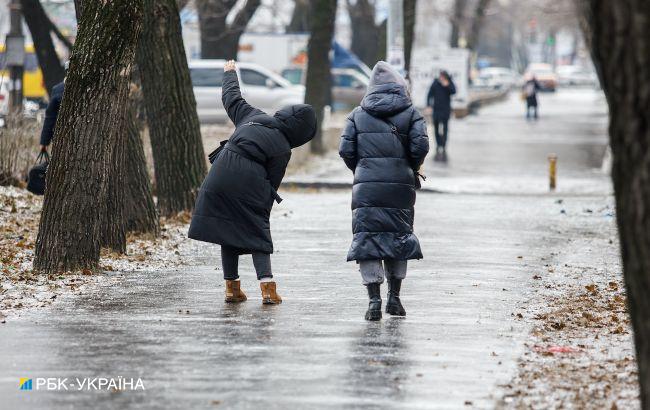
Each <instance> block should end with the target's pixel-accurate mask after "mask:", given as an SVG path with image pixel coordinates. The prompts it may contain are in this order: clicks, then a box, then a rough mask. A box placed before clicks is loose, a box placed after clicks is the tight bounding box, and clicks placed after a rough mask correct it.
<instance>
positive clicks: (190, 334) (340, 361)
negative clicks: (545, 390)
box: [0, 191, 615, 409]
mask: <svg viewBox="0 0 650 410" xmlns="http://www.w3.org/2000/svg"><path fill="white" fill-rule="evenodd" d="M284 196H285V201H284V202H283V203H282V204H281V206H279V207H277V208H276V209H275V211H274V213H273V220H272V225H273V229H274V239H275V243H276V247H277V253H276V254H275V255H274V257H273V264H274V271H275V272H276V277H277V280H278V282H279V286H280V291H281V295H282V296H283V297H284V303H283V304H282V305H280V306H273V307H264V306H262V305H261V303H260V297H259V291H258V285H257V283H256V281H255V280H254V276H253V273H252V266H251V262H250V261H249V260H246V261H245V262H244V263H242V265H243V266H242V270H243V275H242V276H243V287H244V289H245V290H246V291H247V292H248V294H249V301H248V302H247V303H245V304H243V305H240V306H228V305H225V304H224V303H223V302H222V298H223V284H222V281H221V279H220V275H221V272H219V271H215V269H214V266H217V265H218V264H219V259H218V257H217V256H216V255H217V254H218V252H217V250H216V247H212V246H197V247H196V248H195V250H194V252H197V253H198V254H199V256H198V257H197V258H196V261H195V264H194V265H188V266H186V267H184V268H182V269H176V270H173V271H156V272H133V273H129V274H128V275H125V277H124V280H123V281H122V282H121V283H117V284H110V285H107V286H104V287H102V288H100V290H99V291H98V292H95V293H93V294H88V295H85V296H76V297H68V298H64V299H63V300H61V301H58V302H57V303H55V304H54V305H53V306H52V307H51V308H47V309H43V310H39V311H32V312H27V313H26V314H24V315H23V316H22V317H21V318H20V319H19V320H18V319H17V320H11V321H7V323H5V324H4V325H2V326H0V352H1V353H0V375H1V376H0V394H1V395H2V397H3V402H4V406H7V408H53V407H72V406H74V407H78V408H88V407H93V408H123V407H125V406H140V407H146V408H210V407H211V406H212V405H213V404H215V403H218V404H221V405H222V406H223V407H224V408H251V409H255V408H259V407H261V406H264V407H266V408H278V409H280V408H290V407H294V408H386V409H393V408H405V409H406V408H408V409H412V408H432V407H435V408H459V407H462V406H465V405H466V403H468V405H469V404H471V405H472V406H474V407H479V408H486V407H492V405H493V403H494V400H495V399H496V398H497V397H498V395H497V396H495V393H498V389H497V385H499V384H505V383H507V382H508V381H509V380H510V379H511V378H512V377H513V376H514V375H515V373H516V361H517V358H518V357H519V356H520V355H521V353H522V350H523V341H524V339H525V338H526V336H527V334H528V331H529V325H528V324H527V323H526V322H525V321H522V320H520V319H519V318H518V316H517V315H516V314H517V312H519V311H520V310H518V309H519V308H520V306H521V304H522V303H524V302H525V301H526V300H527V299H529V298H530V297H531V296H532V293H531V292H532V291H531V289H532V285H531V284H532V283H533V282H535V279H533V274H534V273H535V272H537V271H538V270H539V269H542V267H543V265H544V263H546V262H544V261H543V259H542V258H546V257H548V255H550V254H551V253H552V252H560V251H567V252H568V251H570V250H569V249H568V248H567V245H566V235H571V231H567V230H566V229H565V228H564V227H565V226H566V224H567V223H568V222H567V221H570V220H571V219H572V218H576V217H582V215H572V214H570V213H569V214H567V213H566V211H565V213H562V209H564V206H563V205H558V204H557V203H556V198H555V197H543V198H542V197H532V196H528V197H520V198H516V199H513V198H504V197H501V196H492V195H488V196H479V195H435V194H422V195H420V196H419V198H418V208H417V209H418V211H417V223H416V231H417V233H418V235H419V237H420V239H421V242H422V246H423V251H424V255H425V259H424V260H422V261H416V262H413V263H411V264H410V269H409V274H408V277H407V279H406V281H405V284H404V287H403V295H404V296H403V301H404V305H405V307H406V309H407V312H408V315H407V317H406V318H405V319H399V318H386V319H385V320H383V321H382V322H379V323H368V322H365V321H364V320H363V313H364V311H365V308H366V304H367V302H366V294H365V289H364V288H363V287H362V286H361V284H360V278H359V274H358V272H357V271H356V266H355V265H354V263H346V262H345V261H344V259H345V254H346V251H347V246H348V244H349V241H350V236H351V234H350V211H349V200H350V199H349V193H348V192H344V191H343V192H321V193H285V194H284ZM606 200H607V199H606V198H602V197H578V198H572V199H569V200H566V201H570V203H571V204H572V207H574V208H575V209H583V208H590V209H601V208H602V204H603V203H605V202H606ZM590 217H592V218H594V220H597V221H600V223H602V226H603V227H605V226H608V225H611V223H612V222H611V221H612V216H611V212H610V213H608V211H606V210H603V211H601V212H600V213H598V214H591V215H590ZM610 246H612V247H614V246H615V245H610ZM584 257H585V258H588V257H589V256H588V255H586V256H584ZM576 258H579V256H576ZM588 261H589V260H588V259H584V260H583V262H584V263H588ZM118 376H122V377H129V378H131V377H135V378H137V377H140V378H142V380H143V382H144V384H145V388H146V390H145V391H144V392H143V391H122V392H119V393H114V392H110V391H64V392H46V391H32V392H25V391H20V390H18V378H19V377H32V378H36V377H68V378H74V377H80V378H81V377H107V378H111V377H113V378H117V377H118Z"/></svg>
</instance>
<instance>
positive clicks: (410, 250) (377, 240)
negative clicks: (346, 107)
mask: <svg viewBox="0 0 650 410" xmlns="http://www.w3.org/2000/svg"><path fill="white" fill-rule="evenodd" d="M389 124H393V125H394V126H395V127H397V130H398V131H399V133H401V134H403V135H404V143H402V142H401V141H400V139H398V137H397V136H396V135H395V134H394V133H393V132H392V131H391V125H389ZM428 151H429V138H428V137H427V132H426V124H425V122H424V119H423V118H422V116H421V115H420V113H419V112H418V111H417V110H416V109H415V108H413V107H412V105H411V99H410V97H409V96H408V93H407V91H406V84H405V82H404V80H403V79H402V77H401V76H400V75H399V74H398V73H397V72H396V71H395V70H393V69H392V68H391V67H390V66H389V65H388V64H387V63H384V62H379V63H377V65H376V66H375V68H374V69H373V73H372V77H371V82H370V85H369V87H368V93H367V94H366V96H365V97H364V99H363V101H362V102H361V107H357V108H356V109H354V111H352V113H351V114H350V115H349V117H348V121H347V125H346V127H345V130H344V132H343V135H342V136H341V145H340V148H339V154H340V155H341V157H342V158H343V160H344V161H345V164H346V165H347V166H348V168H350V169H351V170H352V171H354V187H353V188H352V232H353V234H354V236H353V239H352V246H351V247H350V251H349V253H348V260H357V261H359V260H376V259H397V260H407V259H420V258H422V251H421V250H420V243H419V242H418V239H417V237H416V236H415V234H414V233H413V217H414V210H413V206H414V205H415V185H414V184H415V178H416V177H415V173H414V169H418V168H419V167H420V165H422V162H423V161H424V158H425V157H426V155H427V152H428Z"/></svg>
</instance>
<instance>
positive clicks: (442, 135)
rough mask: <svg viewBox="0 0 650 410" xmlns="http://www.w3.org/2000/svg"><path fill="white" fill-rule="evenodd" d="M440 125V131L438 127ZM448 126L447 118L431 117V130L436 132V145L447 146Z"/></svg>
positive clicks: (439, 146)
mask: <svg viewBox="0 0 650 410" xmlns="http://www.w3.org/2000/svg"><path fill="white" fill-rule="evenodd" d="M441 126H442V132H440V128H441ZM448 127H449V118H436V117H433V132H434V133H435V134H436V145H437V146H438V148H442V149H444V148H446V147H447V131H448V129H449V128H448Z"/></svg>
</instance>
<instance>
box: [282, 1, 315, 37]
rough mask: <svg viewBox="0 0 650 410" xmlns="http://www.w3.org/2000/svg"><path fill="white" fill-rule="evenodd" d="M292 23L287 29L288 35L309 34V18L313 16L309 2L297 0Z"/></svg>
mask: <svg viewBox="0 0 650 410" xmlns="http://www.w3.org/2000/svg"><path fill="white" fill-rule="evenodd" d="M293 3H294V7H293V13H292V14H291V21H290V22H289V24H288V25H287V27H286V30H285V31H286V32H287V33H307V32H309V23H310V21H309V17H310V15H311V3H310V1H309V0H295V1H294V2H293Z"/></svg>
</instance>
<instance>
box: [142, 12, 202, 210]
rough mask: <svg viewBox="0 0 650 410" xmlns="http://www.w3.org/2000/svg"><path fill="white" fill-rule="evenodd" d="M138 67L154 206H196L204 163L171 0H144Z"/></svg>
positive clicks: (175, 208) (177, 208)
mask: <svg viewBox="0 0 650 410" xmlns="http://www.w3.org/2000/svg"><path fill="white" fill-rule="evenodd" d="M144 5H145V11H146V13H145V18H144V31H143V33H142V39H141V44H140V47H139V49H138V66H139V69H140V78H141V81H142V89H143V92H144V104H145V111H146V116H147V123H148V124H149V135H150V137H151V148H152V151H153V158H154V170H155V174H156V192H157V194H158V208H159V211H160V214H161V215H163V216H171V215H174V214H176V213H178V212H180V211H185V210H191V209H192V208H193V207H194V200H195V198H196V193H197V192H198V189H199V187H200V185H201V182H202V181H203V178H204V177H205V173H206V159H205V155H204V152H203V142H202V140H201V129H200V125H199V119H198V115H197V112H196V100H195V98H194V91H193V89H192V80H191V79H190V71H189V68H188V65H187V57H186V55H185V48H184V46H183V37H182V33H181V22H180V16H179V12H178V6H177V4H176V1H175V0H144Z"/></svg>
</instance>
